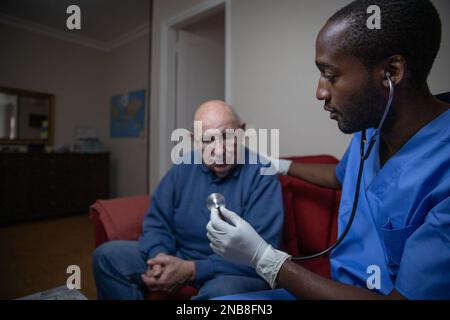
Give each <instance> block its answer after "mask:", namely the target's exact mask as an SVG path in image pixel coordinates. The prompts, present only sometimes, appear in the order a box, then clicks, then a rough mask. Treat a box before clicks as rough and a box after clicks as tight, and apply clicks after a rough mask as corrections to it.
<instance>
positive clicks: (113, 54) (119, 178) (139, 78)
mask: <svg viewBox="0 0 450 320" xmlns="http://www.w3.org/2000/svg"><path fill="white" fill-rule="evenodd" d="M148 50H149V35H148V34H147V35H144V36H142V37H139V38H138V39H135V40H133V41H131V42H128V43H126V44H125V45H123V46H121V47H118V48H115V49H113V50H112V51H110V52H108V54H107V59H106V79H107V81H106V83H107V90H106V91H107V96H106V100H105V105H107V106H108V107H107V108H109V106H110V98H111V96H113V95H117V94H126V93H128V92H130V91H137V90H142V89H144V90H145V92H146V101H145V104H146V106H147V105H148V101H147V100H148V99H147V97H148V63H149V53H148ZM108 110H109V109H108ZM145 116H146V117H148V113H147V107H146V112H145ZM105 119H106V120H107V128H108V139H107V143H108V146H109V147H110V151H111V196H112V197H114V196H120V197H125V196H132V195H140V194H145V193H146V192H147V178H148V171H147V164H148V159H147V147H148V143H147V135H145V136H144V137H141V138H132V139H125V138H123V139H111V138H109V123H110V113H109V112H107V115H106V117H105ZM145 132H146V133H147V130H145Z"/></svg>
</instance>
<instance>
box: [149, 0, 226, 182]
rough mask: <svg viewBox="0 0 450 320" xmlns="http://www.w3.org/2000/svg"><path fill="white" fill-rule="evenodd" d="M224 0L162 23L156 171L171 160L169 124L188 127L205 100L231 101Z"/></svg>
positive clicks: (210, 0) (161, 172)
mask: <svg viewBox="0 0 450 320" xmlns="http://www.w3.org/2000/svg"><path fill="white" fill-rule="evenodd" d="M230 19H231V17H230V2H229V0H205V1H204V2H203V3H200V4H199V5H197V6H194V7H193V8H191V9H190V10H188V11H186V12H183V13H181V14H179V15H177V16H175V17H172V18H171V19H169V20H167V21H166V22H165V23H163V25H162V39H161V73H160V83H161V88H160V106H159V116H158V118H159V130H158V131H159V137H158V150H159V152H158V157H159V159H158V160H159V161H158V175H159V178H161V177H163V176H164V174H165V172H166V171H167V170H168V168H170V166H171V165H172V162H171V150H172V147H173V146H174V145H175V144H176V142H170V137H171V134H172V132H173V130H175V129H178V128H184V129H187V130H192V129H193V115H194V111H195V109H196V108H197V107H198V105H199V104H201V103H203V102H205V101H207V100H217V99H219V100H225V101H227V102H229V103H231V101H230V99H231V92H230V85H229V79H230V76H229V75H230V61H229V60H230V41H229V37H230V23H229V21H230Z"/></svg>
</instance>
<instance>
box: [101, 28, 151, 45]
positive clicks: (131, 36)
mask: <svg viewBox="0 0 450 320" xmlns="http://www.w3.org/2000/svg"><path fill="white" fill-rule="evenodd" d="M149 33H150V23H149V22H145V23H144V24H142V25H140V26H139V27H137V28H135V29H133V30H131V31H129V32H127V33H124V34H122V35H121V36H119V37H117V38H116V39H114V40H113V41H110V42H108V45H107V48H108V51H110V50H113V49H115V48H117V47H120V46H122V45H124V44H126V43H128V42H130V41H133V40H135V39H137V38H139V37H142V36H144V35H146V34H149Z"/></svg>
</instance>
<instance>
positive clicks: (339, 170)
mask: <svg viewBox="0 0 450 320" xmlns="http://www.w3.org/2000/svg"><path fill="white" fill-rule="evenodd" d="M350 148H351V143H350V146H349V147H348V148H347V151H345V154H344V156H343V157H342V159H341V161H340V162H339V163H338V165H337V166H336V177H337V179H338V180H339V183H340V184H341V186H342V185H343V184H344V178H345V170H346V168H347V163H348V157H349V153H350Z"/></svg>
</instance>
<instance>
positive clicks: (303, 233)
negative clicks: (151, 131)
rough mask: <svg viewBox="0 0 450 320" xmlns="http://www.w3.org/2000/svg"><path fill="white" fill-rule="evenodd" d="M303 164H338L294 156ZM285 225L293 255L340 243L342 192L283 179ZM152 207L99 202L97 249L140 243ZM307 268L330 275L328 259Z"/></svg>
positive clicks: (141, 202) (184, 292)
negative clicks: (116, 242)
mask: <svg viewBox="0 0 450 320" xmlns="http://www.w3.org/2000/svg"><path fill="white" fill-rule="evenodd" d="M289 159H291V160H293V161H296V162H303V163H337V162H338V161H337V160H336V159H335V158H334V157H331V156H309V157H291V158H289ZM280 182H281V187H282V191H283V201H284V210H285V223H284V230H283V249H284V250H285V251H287V252H289V253H290V254H291V255H293V256H298V255H307V254H311V253H315V252H318V251H321V250H323V249H325V248H326V247H328V246H329V245H330V244H332V243H333V242H334V241H335V240H336V235H337V214H338V207H339V200H340V193H339V192H338V191H334V190H328V189H324V188H320V187H317V186H315V185H312V184H310V183H307V182H304V181H301V180H299V179H295V178H291V177H284V176H281V177H280ZM148 206H149V196H148V195H144V196H137V197H129V198H119V199H112V200H97V201H96V202H95V204H93V205H92V206H91V207H90V217H91V220H92V221H93V223H94V233H95V246H96V247H97V246H99V245H100V244H102V243H104V242H107V241H111V240H137V239H138V237H139V235H140V234H141V232H142V220H143V219H144V215H145V214H146V212H147V210H148ZM300 264H301V265H303V266H304V267H305V268H308V269H309V270H311V271H313V272H316V273H318V274H320V275H322V276H325V277H329V276H330V265H329V259H328V257H327V256H325V257H320V258H317V259H314V260H310V261H305V262H301V263H300ZM196 292H197V290H196V289H195V288H193V287H190V286H186V287H184V288H182V289H181V290H180V291H179V292H178V293H177V294H176V295H172V296H167V295H165V294H151V295H150V296H149V297H148V298H149V299H188V298H189V297H191V296H193V295H195V294H196Z"/></svg>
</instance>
